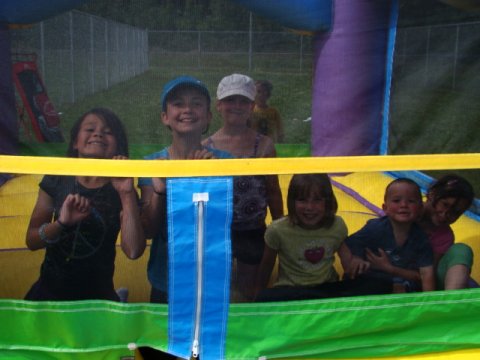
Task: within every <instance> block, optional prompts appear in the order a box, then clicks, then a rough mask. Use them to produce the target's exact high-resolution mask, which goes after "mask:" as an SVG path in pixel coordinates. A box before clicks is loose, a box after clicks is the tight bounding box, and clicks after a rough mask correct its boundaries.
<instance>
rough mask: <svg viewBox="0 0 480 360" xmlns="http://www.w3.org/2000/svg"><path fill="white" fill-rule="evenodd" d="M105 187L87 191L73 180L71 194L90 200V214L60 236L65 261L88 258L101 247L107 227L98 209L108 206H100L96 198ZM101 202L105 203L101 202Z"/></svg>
mask: <svg viewBox="0 0 480 360" xmlns="http://www.w3.org/2000/svg"><path fill="white" fill-rule="evenodd" d="M107 185H108V183H107V184H104V185H102V186H100V187H99V188H96V189H89V188H87V187H85V186H83V185H81V184H80V183H79V182H78V181H77V179H76V178H75V182H74V186H73V194H79V195H81V196H84V197H87V198H88V199H89V200H90V214H89V215H88V216H87V217H86V218H85V219H83V220H81V221H79V222H78V223H77V224H75V225H73V226H72V227H71V229H67V230H66V231H65V232H63V233H62V235H61V236H60V241H59V247H60V250H61V251H62V253H63V254H64V255H65V256H66V261H70V260H71V259H84V258H88V257H90V256H92V255H93V254H95V253H96V252H97V251H98V250H99V249H100V248H101V246H102V245H103V242H104V240H105V237H106V233H107V225H106V222H105V220H104V218H103V216H102V213H101V211H99V208H102V207H104V208H108V206H106V205H105V204H104V205H103V206H102V204H101V203H102V199H99V197H98V196H99V195H100V194H101V191H102V189H104V188H105V187H106V186H107ZM103 202H106V201H105V200H103Z"/></svg>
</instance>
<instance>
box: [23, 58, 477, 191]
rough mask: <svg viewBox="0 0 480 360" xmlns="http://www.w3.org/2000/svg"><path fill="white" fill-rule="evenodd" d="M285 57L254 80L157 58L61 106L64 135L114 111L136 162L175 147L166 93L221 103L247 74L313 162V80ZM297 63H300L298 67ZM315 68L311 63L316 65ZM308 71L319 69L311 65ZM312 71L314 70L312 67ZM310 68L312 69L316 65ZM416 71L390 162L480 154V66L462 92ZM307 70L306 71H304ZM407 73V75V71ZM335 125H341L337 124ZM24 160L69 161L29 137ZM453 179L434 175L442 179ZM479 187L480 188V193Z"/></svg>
mask: <svg viewBox="0 0 480 360" xmlns="http://www.w3.org/2000/svg"><path fill="white" fill-rule="evenodd" d="M277 58H278V57H277V56H270V57H265V56H263V57H256V58H254V61H253V64H252V65H253V71H252V72H248V71H246V69H247V68H248V61H247V59H246V58H245V56H244V55H238V56H234V57H232V56H229V57H227V56H219V55H215V56H211V55H208V54H207V55H203V56H202V57H200V58H199V57H198V55H197V54H196V53H192V54H191V55H185V54H184V55H182V56H178V54H177V55H175V56H173V55H172V54H170V55H168V56H167V55H166V54H160V53H152V57H151V60H150V63H151V64H152V65H153V66H151V68H150V70H149V71H147V72H146V73H144V74H142V75H139V76H137V77H135V78H133V79H131V80H128V81H126V82H124V83H121V84H118V85H115V86H113V87H111V88H110V89H108V90H105V91H101V92H98V93H96V94H94V95H90V96H87V97H85V98H83V99H82V100H80V101H77V102H76V103H75V104H64V105H60V106H57V109H58V110H59V111H61V112H62V113H63V115H62V128H63V130H64V133H65V135H66V136H65V137H66V138H67V141H68V129H70V127H71V125H72V124H73V122H74V121H75V120H76V119H77V118H78V117H79V116H80V115H81V114H82V113H83V112H85V111H87V110H88V109H90V108H92V107H96V106H106V107H109V108H111V109H113V110H114V111H115V112H116V113H117V114H118V115H119V116H120V118H121V119H122V120H123V121H124V123H125V125H126V129H127V133H128V136H129V141H130V144H131V157H132V158H141V157H142V156H143V155H145V154H147V153H150V152H152V151H154V150H157V149H160V148H161V147H162V146H164V144H169V143H170V142H171V139H170V132H169V130H168V129H166V128H165V127H164V126H163V125H162V124H161V122H160V105H159V102H160V94H161V91H162V87H163V85H164V84H165V83H166V82H167V81H169V80H170V79H172V78H173V77H175V76H178V75H185V74H189V75H193V76H196V77H198V78H200V79H202V80H203V81H204V82H205V83H206V85H207V86H208V88H209V90H210V93H211V95H212V98H215V93H216V86H217V84H218V82H219V81H220V79H221V78H222V77H223V76H224V75H227V74H230V73H233V72H240V73H245V74H248V75H250V76H252V77H253V78H255V79H261V78H262V79H269V80H270V81H271V82H272V83H273V85H274V90H273V95H272V98H271V101H270V103H271V105H272V106H274V107H276V108H277V109H278V110H279V111H280V113H281V114H282V119H283V122H284V126H285V133H286V139H285V142H286V143H287V144H301V145H296V146H291V147H288V146H283V148H282V146H279V147H278V151H279V155H281V156H292V155H294V154H301V155H302V156H308V154H309V147H310V124H311V123H310V122H304V121H303V120H304V119H306V118H308V117H309V116H311V93H312V88H311V76H312V75H311V72H310V71H300V70H299V68H298V59H296V60H294V59H290V61H289V59H282V62H281V65H282V67H281V68H275V67H274V65H275V63H277V66H278V61H279V59H277ZM295 61H297V62H295ZM309 61H310V62H309ZM309 61H306V62H305V64H311V59H310V60H309ZM305 66H307V65H305ZM308 66H310V65H308ZM412 66H413V68H410V69H407V68H403V69H397V70H396V72H395V73H394V80H393V85H392V99H391V109H390V142H389V153H390V154H432V153H433V154H434V153H472V152H475V153H478V152H480V141H479V137H478V131H477V129H478V120H479V118H480V102H479V101H478V99H480V85H479V81H478V76H476V74H477V71H476V70H478V66H477V65H472V64H469V65H468V66H466V67H464V68H463V71H462V70H460V71H459V72H458V74H459V75H460V76H458V78H457V79H456V87H455V89H454V90H452V89H451V80H452V79H451V77H450V76H449V75H448V72H446V74H442V73H439V74H437V76H436V77H435V82H432V81H431V82H430V83H428V84H426V85H425V84H423V82H422V79H423V78H422V77H421V76H420V75H419V74H418V73H416V72H415V71H413V69H416V68H417V67H416V64H414V65H412ZM304 70H305V69H304ZM400 70H401V71H400ZM212 112H213V114H214V118H213V121H212V124H211V127H210V131H209V134H211V133H213V132H214V131H216V130H217V129H218V128H219V127H220V126H221V120H220V118H219V116H218V114H217V112H216V110H215V108H214V106H213V104H212ZM332 121H334V119H332ZM22 140H23V141H22V147H21V153H22V154H25V155H57V156H58V155H62V154H64V151H63V148H62V146H61V145H60V146H58V145H47V146H45V145H38V144H35V143H29V142H27V141H25V138H24V137H22ZM445 172H448V170H445V171H443V172H429V174H430V175H432V176H439V175H440V174H442V173H445ZM459 173H461V174H462V175H464V176H465V177H467V178H468V179H469V180H470V181H471V182H472V183H473V184H474V186H475V187H476V188H477V193H478V194H480V171H478V170H468V171H461V172H459ZM477 184H478V185H477Z"/></svg>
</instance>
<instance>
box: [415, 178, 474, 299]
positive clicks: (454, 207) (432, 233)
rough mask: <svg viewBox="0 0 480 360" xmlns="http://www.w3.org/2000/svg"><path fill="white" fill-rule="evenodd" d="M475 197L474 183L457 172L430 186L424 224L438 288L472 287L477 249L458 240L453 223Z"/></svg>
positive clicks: (422, 220)
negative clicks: (456, 240) (471, 276)
mask: <svg viewBox="0 0 480 360" xmlns="http://www.w3.org/2000/svg"><path fill="white" fill-rule="evenodd" d="M473 198H474V192H473V188H472V185H470V183H469V182H468V181H467V180H465V179H464V178H462V177H460V176H458V175H453V174H450V175H446V176H443V177H441V178H440V179H438V180H437V181H436V182H435V183H433V184H432V185H431V186H430V189H429V190H428V193H427V200H426V202H425V208H424V212H423V216H422V218H421V220H420V225H421V226H422V228H423V229H424V231H425V232H426V233H427V234H428V237H429V239H430V245H431V246H432V249H433V259H434V266H435V270H436V271H435V274H436V279H437V288H438V289H445V290H449V289H463V288H467V287H468V281H469V277H470V269H471V268H472V265H473V252H472V249H471V248H470V247H469V246H468V245H466V244H462V243H456V244H454V242H455V237H454V234H453V231H452V228H451V227H450V225H451V224H453V223H454V222H455V221H457V219H458V218H459V217H460V216H461V215H462V214H463V213H464V212H465V211H466V210H467V209H468V208H469V207H470V205H471V204H472V202H473Z"/></svg>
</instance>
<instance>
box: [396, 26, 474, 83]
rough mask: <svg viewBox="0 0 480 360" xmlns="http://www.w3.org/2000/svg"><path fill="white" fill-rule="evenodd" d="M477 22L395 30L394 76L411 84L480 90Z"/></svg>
mask: <svg viewBox="0 0 480 360" xmlns="http://www.w3.org/2000/svg"><path fill="white" fill-rule="evenodd" d="M479 34H480V22H473V23H461V24H447V25H435V26H423V27H409V28H402V29H399V30H398V33H397V43H396V51H395V67H396V69H397V70H398V72H396V75H399V76H402V78H403V79H404V81H405V80H406V81H408V82H409V83H411V84H410V85H411V86H414V87H418V86H419V85H422V86H428V87H437V88H443V89H456V90H460V89H461V88H463V87H464V86H465V85H468V87H469V89H470V90H471V86H474V87H475V88H476V89H478V90H480V77H479V76H478V74H479V73H480V36H479Z"/></svg>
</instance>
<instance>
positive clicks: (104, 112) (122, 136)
mask: <svg viewBox="0 0 480 360" xmlns="http://www.w3.org/2000/svg"><path fill="white" fill-rule="evenodd" d="M90 114H93V115H96V116H98V117H99V118H100V119H102V120H103V121H105V124H106V125H107V126H108V127H109V128H110V130H111V131H112V134H113V136H114V137H115V140H116V141H117V153H116V155H123V156H128V140H127V133H126V132H125V128H124V126H123V123H122V121H121V120H120V118H119V117H118V116H117V115H116V114H115V113H114V112H113V111H111V110H109V109H107V108H102V107H97V108H93V109H91V110H89V111H87V112H86V113H84V114H83V115H82V116H80V117H79V118H78V120H77V121H76V122H75V124H73V126H72V129H71V130H70V143H69V144H68V149H67V156H68V157H78V150H77V149H74V147H75V143H76V142H77V137H78V132H79V131H80V127H81V126H82V122H83V120H85V118H86V117H87V116H88V115H90Z"/></svg>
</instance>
